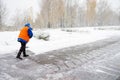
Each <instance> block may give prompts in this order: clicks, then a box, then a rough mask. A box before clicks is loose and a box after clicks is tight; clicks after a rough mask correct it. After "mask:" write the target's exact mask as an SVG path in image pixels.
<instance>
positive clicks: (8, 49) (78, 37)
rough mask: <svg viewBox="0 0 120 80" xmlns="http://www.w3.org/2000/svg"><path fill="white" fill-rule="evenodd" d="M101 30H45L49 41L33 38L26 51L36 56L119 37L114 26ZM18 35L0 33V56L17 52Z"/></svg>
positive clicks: (95, 28)
mask: <svg viewBox="0 0 120 80" xmlns="http://www.w3.org/2000/svg"><path fill="white" fill-rule="evenodd" d="M118 27H119V26H118ZM118 27H117V28H118ZM101 28H102V29H103V30H100V29H99V27H85V28H71V29H65V30H73V32H66V31H65V30H62V29H46V30H44V31H46V32H48V33H49V35H50V39H49V41H44V40H39V39H36V38H35V37H33V38H32V39H31V40H30V41H29V43H28V44H27V47H28V48H27V50H30V51H32V52H34V53H35V54H36V55H37V54H44V53H45V52H48V51H52V50H57V49H62V48H66V47H70V46H76V45H81V44H87V43H91V42H94V41H97V40H101V39H106V38H109V37H112V36H120V31H119V29H118V30H117V29H115V28H116V27H114V26H113V27H109V28H107V27H101ZM33 32H34V33H35V32H36V31H33ZM18 34H19V31H14V32H13V31H11V32H10V31H5V32H0V36H1V38H0V54H6V53H12V52H17V51H18V50H19V48H20V43H19V42H17V37H18Z"/></svg>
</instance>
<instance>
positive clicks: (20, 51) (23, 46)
mask: <svg viewBox="0 0 120 80" xmlns="http://www.w3.org/2000/svg"><path fill="white" fill-rule="evenodd" d="M20 43H21V47H20V50H19V52H18V54H17V57H20V55H21V53H22V52H23V56H25V55H26V49H25V48H26V43H24V42H20Z"/></svg>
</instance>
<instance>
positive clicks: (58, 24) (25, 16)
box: [0, 0, 120, 30]
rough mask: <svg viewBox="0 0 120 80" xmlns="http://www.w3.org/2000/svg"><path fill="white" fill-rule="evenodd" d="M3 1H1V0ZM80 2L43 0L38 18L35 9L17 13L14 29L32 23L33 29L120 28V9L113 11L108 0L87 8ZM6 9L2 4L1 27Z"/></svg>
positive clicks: (93, 1)
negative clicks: (35, 15)
mask: <svg viewBox="0 0 120 80" xmlns="http://www.w3.org/2000/svg"><path fill="white" fill-rule="evenodd" d="M0 1H1V0H0ZM79 1H80V0H41V2H42V3H41V4H42V5H41V4H40V10H39V13H38V14H37V18H36V19H35V20H34V18H33V9H32V7H30V8H29V9H27V10H26V11H25V12H23V13H20V12H19V10H18V11H16V15H15V16H14V18H13V19H12V21H14V26H12V29H15V30H17V29H19V28H21V27H22V26H23V24H24V23H26V22H30V23H31V24H32V26H33V28H66V27H67V28H68V27H71V28H72V27H84V26H118V25H120V8H119V9H118V12H115V11H113V10H112V9H111V8H110V5H109V4H108V3H107V2H106V0H99V3H97V2H96V0H87V1H86V7H82V6H81V5H80V4H78V2H79ZM5 12H6V10H5V7H4V6H2V3H1V2H0V25H2V20H3V17H5Z"/></svg>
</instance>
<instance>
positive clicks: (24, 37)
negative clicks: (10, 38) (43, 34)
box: [18, 27, 30, 42]
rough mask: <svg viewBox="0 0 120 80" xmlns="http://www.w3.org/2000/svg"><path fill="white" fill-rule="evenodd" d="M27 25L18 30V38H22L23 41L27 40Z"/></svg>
mask: <svg viewBox="0 0 120 80" xmlns="http://www.w3.org/2000/svg"><path fill="white" fill-rule="evenodd" d="M28 29H29V28H28V27H24V28H22V29H21V31H20V34H19V36H18V37H19V38H21V39H23V40H25V41H27V42H28V41H29V39H30V38H29V36H28Z"/></svg>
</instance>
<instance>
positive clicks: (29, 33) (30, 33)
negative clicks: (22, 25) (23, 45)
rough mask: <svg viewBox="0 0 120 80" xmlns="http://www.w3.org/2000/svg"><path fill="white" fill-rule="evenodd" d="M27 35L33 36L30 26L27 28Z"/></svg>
mask: <svg viewBox="0 0 120 80" xmlns="http://www.w3.org/2000/svg"><path fill="white" fill-rule="evenodd" d="M28 36H29V38H32V36H33V32H32V30H31V29H30V28H29V29H28Z"/></svg>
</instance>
